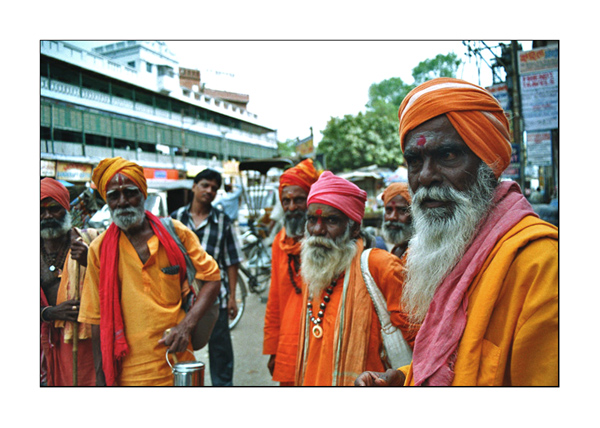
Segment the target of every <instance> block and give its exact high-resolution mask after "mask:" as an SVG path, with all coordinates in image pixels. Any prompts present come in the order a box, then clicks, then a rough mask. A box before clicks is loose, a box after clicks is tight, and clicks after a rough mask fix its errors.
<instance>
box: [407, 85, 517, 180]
mask: <svg viewBox="0 0 600 428" xmlns="http://www.w3.org/2000/svg"><path fill="white" fill-rule="evenodd" d="M442 114H445V115H446V117H447V118H448V120H449V121H450V123H451V124H452V126H453V127H454V129H456V132H458V134H459V135H460V136H461V138H462V139H463V141H464V142H465V144H466V145H467V146H469V148H470V149H471V150H472V151H473V153H475V154H476V155H477V156H478V157H479V159H481V160H482V161H483V162H485V163H486V164H487V165H488V166H489V167H490V168H491V169H492V171H494V174H495V175H496V178H497V177H499V176H500V174H502V172H503V171H504V170H505V169H506V167H507V166H508V165H509V164H510V156H511V145H510V134H509V123H508V119H507V118H506V116H505V114H504V110H502V107H501V106H500V104H499V103H498V101H497V100H496V98H494V96H493V95H492V94H490V93H489V92H488V91H486V90H485V89H484V88H482V87H481V86H477V85H474V84H472V83H469V82H466V81H464V80H459V79H453V78H450V77H440V78H438V79H433V80H430V81H428V82H425V83H423V84H422V85H419V86H417V87H416V88H415V89H413V90H412V91H410V92H409V93H408V95H407V96H406V98H404V100H403V101H402V104H400V109H399V110H398V118H399V119H400V147H401V148H402V151H404V145H405V141H404V139H405V137H406V134H407V133H408V132H410V131H411V130H413V129H415V128H416V127H417V126H419V125H421V124H422V123H424V122H426V121H428V120H430V119H433V118H435V117H437V116H440V115H442Z"/></svg>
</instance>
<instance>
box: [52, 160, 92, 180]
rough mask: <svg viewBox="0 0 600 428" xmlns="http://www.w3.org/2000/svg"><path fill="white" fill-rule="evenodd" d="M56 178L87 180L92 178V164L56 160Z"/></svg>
mask: <svg viewBox="0 0 600 428" xmlns="http://www.w3.org/2000/svg"><path fill="white" fill-rule="evenodd" d="M56 179H57V180H65V181H73V182H86V181H91V180H92V165H87V164H82V163H74V162H56Z"/></svg>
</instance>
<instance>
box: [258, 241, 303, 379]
mask: <svg viewBox="0 0 600 428" xmlns="http://www.w3.org/2000/svg"><path fill="white" fill-rule="evenodd" d="M300 245H301V243H300V242H299V241H295V240H294V239H293V238H290V237H287V236H286V234H285V229H281V230H280V231H279V233H278V234H277V235H276V236H275V240H274V241H273V246H272V263H271V287H270V289H269V298H268V300H267V308H266V312H265V327H264V340H263V354H265V355H275V369H274V371H273V380H274V381H276V382H281V383H285V384H289V383H292V384H293V382H294V380H295V373H296V357H297V354H298V337H299V335H300V324H301V320H300V316H301V314H302V304H303V300H302V294H301V293H296V291H295V288H294V285H293V284H292V279H291V278H290V269H292V272H291V275H292V278H293V280H294V283H295V285H296V287H298V289H300V290H302V289H304V288H306V287H305V285H304V284H303V281H302V275H301V274H300V269H298V270H297V271H296V270H295V269H294V268H293V267H290V256H298V257H299V256H300ZM291 266H293V262H292V265H291Z"/></svg>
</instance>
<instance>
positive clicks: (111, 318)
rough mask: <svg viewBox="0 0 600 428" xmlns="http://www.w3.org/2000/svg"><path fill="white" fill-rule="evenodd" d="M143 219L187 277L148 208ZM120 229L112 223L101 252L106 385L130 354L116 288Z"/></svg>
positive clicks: (168, 237)
mask: <svg viewBox="0 0 600 428" xmlns="http://www.w3.org/2000/svg"><path fill="white" fill-rule="evenodd" d="M146 218H147V219H148V221H149V222H150V226H151V227H152V230H153V231H154V234H155V235H156V236H157V237H158V240H159V241H160V243H161V244H162V245H163V246H164V247H165V249H166V251H167V257H168V258H169V263H171V266H175V265H179V277H180V280H181V281H182V282H183V281H184V279H185V278H186V265H185V259H184V257H183V253H182V252H181V250H180V249H179V247H178V246H177V243H176V242H175V241H174V240H173V238H172V237H171V235H170V234H169V232H168V231H167V229H166V228H165V227H164V226H163V225H162V223H161V222H160V220H159V219H158V218H157V217H156V216H155V215H154V214H152V213H151V212H150V211H146ZM120 234H121V229H119V228H118V227H117V225H116V224H114V223H112V224H111V225H110V226H109V228H108V230H107V231H106V234H105V235H104V239H103V241H102V246H101V251H100V284H99V287H98V292H99V295H100V319H101V322H100V347H101V352H102V369H103V371H104V377H105V379H106V385H107V386H112V385H114V384H115V381H116V378H117V376H118V374H119V370H120V364H121V361H122V359H123V358H124V357H125V356H126V355H127V354H128V353H129V346H128V345H127V341H126V339H125V326H124V324H123V315H122V312H121V293H120V287H119V236H120Z"/></svg>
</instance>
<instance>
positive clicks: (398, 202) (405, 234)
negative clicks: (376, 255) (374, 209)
mask: <svg viewBox="0 0 600 428" xmlns="http://www.w3.org/2000/svg"><path fill="white" fill-rule="evenodd" d="M381 198H382V199H383V205H384V212H383V224H382V228H381V232H382V235H383V238H384V239H385V241H386V245H388V248H389V247H390V246H391V248H390V253H392V254H394V255H395V256H396V257H398V258H400V259H402V257H403V256H404V254H405V252H406V248H407V247H408V241H409V240H410V238H411V237H412V235H413V231H414V228H413V225H412V217H411V214H410V202H411V198H410V193H409V190H408V184H407V183H392V184H390V185H389V186H388V187H386V189H385V191H384V192H383V195H382V196H381Z"/></svg>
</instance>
